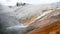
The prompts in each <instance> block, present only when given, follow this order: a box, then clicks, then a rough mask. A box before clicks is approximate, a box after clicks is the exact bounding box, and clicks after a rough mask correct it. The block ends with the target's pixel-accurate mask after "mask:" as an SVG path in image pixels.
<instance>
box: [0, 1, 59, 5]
mask: <svg viewBox="0 0 60 34" xmlns="http://www.w3.org/2000/svg"><path fill="white" fill-rule="evenodd" d="M17 2H22V3H29V4H35V5H36V4H46V3H54V2H60V0H0V3H2V4H4V5H15V4H16V3H17Z"/></svg>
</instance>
